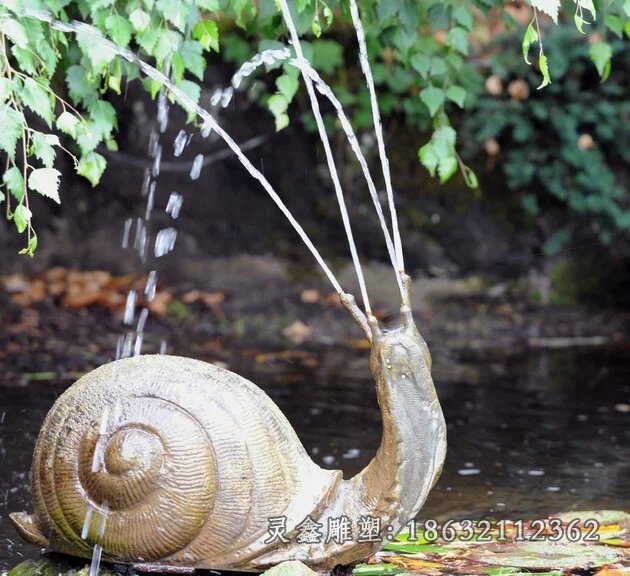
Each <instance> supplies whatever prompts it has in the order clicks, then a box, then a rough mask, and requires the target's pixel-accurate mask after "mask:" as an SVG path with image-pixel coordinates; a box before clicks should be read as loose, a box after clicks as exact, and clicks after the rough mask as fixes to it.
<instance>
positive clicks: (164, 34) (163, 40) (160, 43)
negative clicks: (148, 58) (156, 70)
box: [153, 30, 181, 66]
mask: <svg viewBox="0 0 630 576" xmlns="http://www.w3.org/2000/svg"><path fill="white" fill-rule="evenodd" d="M180 40H181V36H180V35H179V34H178V33H177V32H175V31H174V30H161V31H160V33H159V34H158V38H157V43H156V45H155V48H154V50H153V55H154V56H155V59H156V60H157V63H158V66H162V65H163V64H164V62H165V60H166V59H167V58H168V57H169V56H171V54H173V53H174V52H175V51H176V50H177V49H178V48H179V42H180Z"/></svg>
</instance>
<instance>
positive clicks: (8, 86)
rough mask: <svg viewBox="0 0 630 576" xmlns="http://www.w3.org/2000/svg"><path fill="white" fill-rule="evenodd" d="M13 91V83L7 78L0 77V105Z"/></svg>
mask: <svg viewBox="0 0 630 576" xmlns="http://www.w3.org/2000/svg"><path fill="white" fill-rule="evenodd" d="M12 91H13V83H12V82H11V80H9V79H8V78H5V77H4V76H0V104H4V103H5V102H6V101H7V100H8V98H9V96H10V95H11V92H12Z"/></svg>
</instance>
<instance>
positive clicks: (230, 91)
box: [221, 86, 234, 108]
mask: <svg viewBox="0 0 630 576" xmlns="http://www.w3.org/2000/svg"><path fill="white" fill-rule="evenodd" d="M232 96H234V88H232V87H231V86H229V87H228V88H226V89H225V90H224V91H223V95H222V96H221V106H222V107H223V108H227V107H228V106H229V104H230V102H231V101H232Z"/></svg>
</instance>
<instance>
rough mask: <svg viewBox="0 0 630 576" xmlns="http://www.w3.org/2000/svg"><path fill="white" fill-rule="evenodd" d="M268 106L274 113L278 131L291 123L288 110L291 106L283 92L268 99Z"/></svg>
mask: <svg viewBox="0 0 630 576" xmlns="http://www.w3.org/2000/svg"><path fill="white" fill-rule="evenodd" d="M267 108H269V110H270V111H271V113H272V114H273V117H274V119H275V121H276V131H277V132H279V131H280V130H282V129H283V128H286V127H287V126H288V125H289V116H288V115H287V110H288V108H289V101H288V100H287V98H286V96H284V95H283V94H274V95H273V96H270V97H269V100H267Z"/></svg>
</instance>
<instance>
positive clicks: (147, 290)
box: [144, 270, 157, 302]
mask: <svg viewBox="0 0 630 576" xmlns="http://www.w3.org/2000/svg"><path fill="white" fill-rule="evenodd" d="M156 289H157V272H156V271H155V270H151V272H149V275H148V276H147V285H146V286H145V287H144V294H145V295H146V297H147V301H148V302H151V300H153V298H155V291H156Z"/></svg>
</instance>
